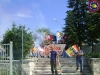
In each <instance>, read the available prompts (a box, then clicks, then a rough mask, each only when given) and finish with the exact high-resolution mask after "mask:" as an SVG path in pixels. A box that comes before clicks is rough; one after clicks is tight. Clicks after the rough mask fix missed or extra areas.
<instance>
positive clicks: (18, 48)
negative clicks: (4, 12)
mask: <svg viewBox="0 0 100 75" xmlns="http://www.w3.org/2000/svg"><path fill="white" fill-rule="evenodd" d="M22 30H23V48H24V49H23V57H24V58H25V57H26V55H27V54H28V53H29V52H30V48H31V46H32V43H33V38H32V32H29V29H26V28H25V26H22V25H19V26H17V25H16V24H15V23H13V24H12V28H11V29H8V30H7V31H6V33H5V35H4V39H3V41H2V43H9V42H10V41H12V42H13V57H14V59H15V60H17V59H22Z"/></svg>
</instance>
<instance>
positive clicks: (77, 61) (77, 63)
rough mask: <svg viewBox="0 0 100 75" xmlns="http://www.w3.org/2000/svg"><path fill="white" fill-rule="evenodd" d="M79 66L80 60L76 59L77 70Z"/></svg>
mask: <svg viewBox="0 0 100 75" xmlns="http://www.w3.org/2000/svg"><path fill="white" fill-rule="evenodd" d="M78 68H79V60H76V71H77V70H78Z"/></svg>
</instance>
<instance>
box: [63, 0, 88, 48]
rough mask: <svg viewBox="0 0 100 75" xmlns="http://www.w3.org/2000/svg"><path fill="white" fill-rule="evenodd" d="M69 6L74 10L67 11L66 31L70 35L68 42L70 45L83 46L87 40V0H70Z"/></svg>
mask: <svg viewBox="0 0 100 75" xmlns="http://www.w3.org/2000/svg"><path fill="white" fill-rule="evenodd" d="M68 4H69V5H68V8H71V9H72V10H69V11H67V17H66V18H65V28H64V30H63V31H64V33H66V34H67V35H68V43H69V44H70V45H73V44H78V45H79V46H82V43H83V42H84V40H85V30H86V24H85V12H86V10H87V9H86V2H85V0H68Z"/></svg>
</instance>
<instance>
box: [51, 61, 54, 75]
mask: <svg viewBox="0 0 100 75" xmlns="http://www.w3.org/2000/svg"><path fill="white" fill-rule="evenodd" d="M50 65H51V72H52V74H54V70H53V67H54V63H53V62H52V61H50Z"/></svg>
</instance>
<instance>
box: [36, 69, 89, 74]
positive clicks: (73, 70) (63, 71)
mask: <svg viewBox="0 0 100 75" xmlns="http://www.w3.org/2000/svg"><path fill="white" fill-rule="evenodd" d="M57 71H58V73H60V70H57ZM78 72H80V70H79V71H78ZM83 72H84V73H91V71H90V70H85V69H84V71H83ZM35 73H39V74H41V73H51V70H35ZM62 73H76V69H69V70H65V69H64V70H62Z"/></svg>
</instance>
